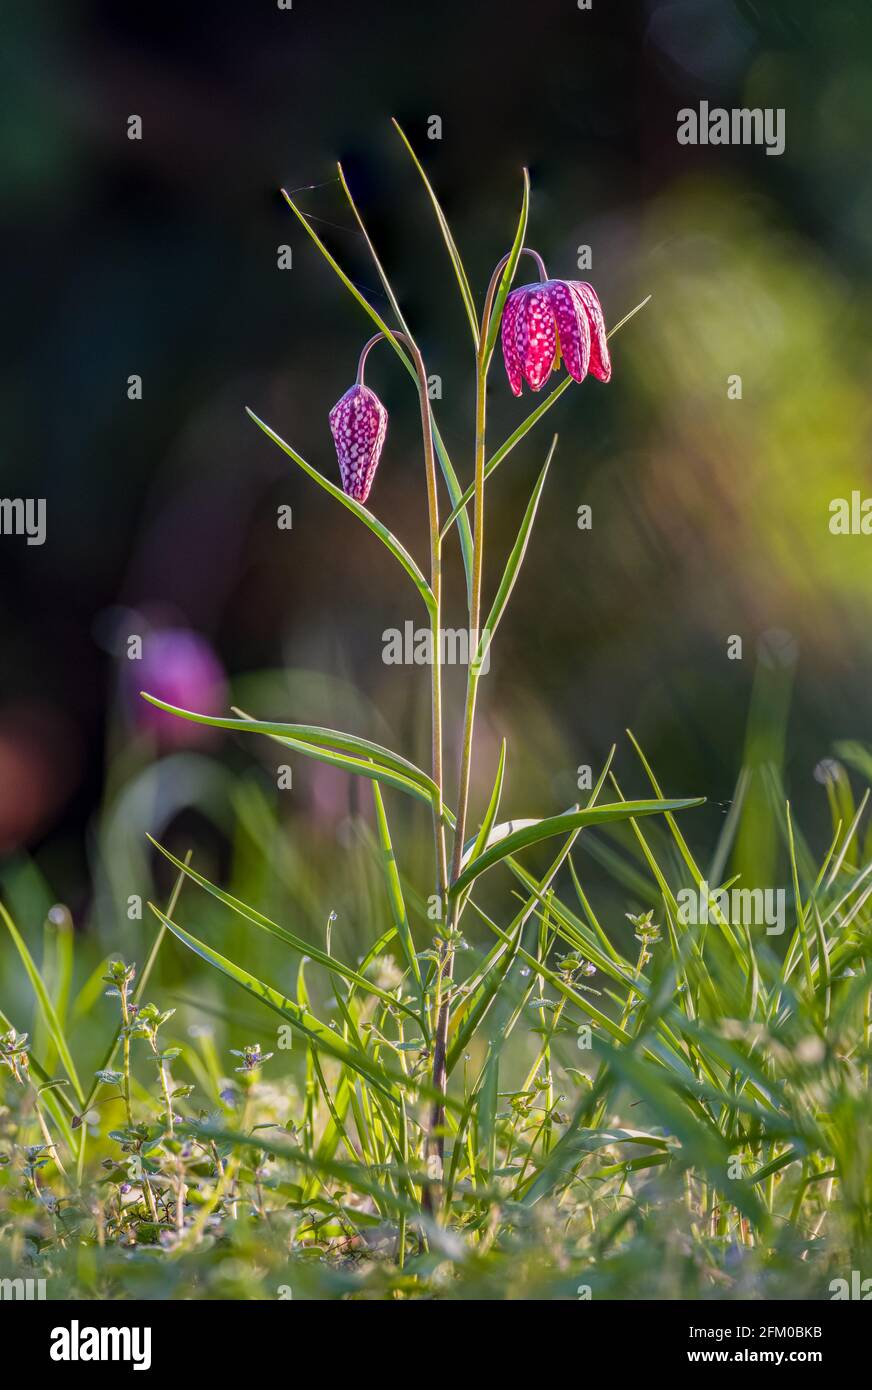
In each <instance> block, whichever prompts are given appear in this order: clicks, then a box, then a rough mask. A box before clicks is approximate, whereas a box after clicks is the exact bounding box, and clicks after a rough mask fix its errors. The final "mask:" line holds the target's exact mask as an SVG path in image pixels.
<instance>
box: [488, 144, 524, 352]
mask: <svg viewBox="0 0 872 1390" xmlns="http://www.w3.org/2000/svg"><path fill="white" fill-rule="evenodd" d="M529 211H530V173H529V170H527V169H525V170H524V190H523V193H522V195H521V212H520V215H519V217H518V229H517V231H516V232H515V240H514V242H513V243H512V249H511V251H510V252H509V259H508V260H507V261H506V265H505V269H504V270H503V274H502V278H501V279H500V283H499V288H498V289H497V293H496V297H495V298H494V302H493V308H492V309H491V316H490V322H489V324H488V328H487V341H486V342H485V348H484V362H485V366H487V364H488V362H490V359H491V353H492V352H493V350H494V345H495V343H496V340H497V333H498V332H499V330H500V322H501V320H502V317H503V307H504V305H505V302H506V299H507V298H508V294H509V290H510V289H511V287H512V281H513V280H514V278H515V271H516V270H517V268H518V261H519V260H520V257H521V252H522V251H523V249H524V238H525V237H526V235H527V216H528V214H529Z"/></svg>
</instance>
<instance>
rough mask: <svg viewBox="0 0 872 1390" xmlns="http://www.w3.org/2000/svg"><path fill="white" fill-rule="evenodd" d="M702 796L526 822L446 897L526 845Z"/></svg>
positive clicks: (685, 804)
mask: <svg viewBox="0 0 872 1390" xmlns="http://www.w3.org/2000/svg"><path fill="white" fill-rule="evenodd" d="M704 800H705V797H692V798H686V799H684V800H680V801H621V802H616V803H615V804H614V805H610V806H592V807H588V808H586V809H585V810H583V811H564V812H563V814H562V815H559V816H547V817H545V818H544V819H543V820H538V821H533V822H532V823H530V822H525V823H523V824H522V825H521V828H520V829H517V830H514V831H513V832H512V833H510V834H508V835H505V836H504V837H503V838H502V839H501V840H500V841H499V843H498V844H495V845H492V846H491V847H490V848H489V849H487V850H485V852H484V854H482V855H480V856H479V857H478V859H475V860H473V861H472V863H470V864H468V865H467V866H466V868H465V869H464V870H463V872H462V873H460V874H459V875H458V877H457V878H456V879H455V880H454V882H453V883H452V884H451V887H450V888H449V890H448V893H449V897H455V896H456V895H457V894H458V893H460V892H462V891H463V889H464V888H466V887H467V886H468V884H470V883H472V882H474V880H475V879H477V878H478V876H479V875H480V874H483V873H484V872H485V870H487V869H490V868H491V867H492V866H493V865H494V864H498V863H499V862H500V861H501V860H503V859H505V858H506V857H507V856H508V855H510V854H517V852H518V851H519V850H522V849H526V848H527V847H528V846H529V845H535V844H538V843H539V841H540V840H547V839H549V838H550V837H551V836H552V835H564V834H566V833H568V832H569V831H570V830H574V829H576V827H578V828H579V829H583V828H584V827H585V826H588V825H605V824H607V823H609V822H611V821H623V820H629V819H630V818H631V817H634V816H655V815H658V814H661V813H665V812H668V811H684V810H687V809H688V808H689V807H692V806H701V805H702V804H703V802H704Z"/></svg>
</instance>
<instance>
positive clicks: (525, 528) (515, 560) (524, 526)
mask: <svg viewBox="0 0 872 1390" xmlns="http://www.w3.org/2000/svg"><path fill="white" fill-rule="evenodd" d="M556 448H557V435H556V434H555V436H554V438H553V439H552V441H551V448H550V449H549V450H548V457H547V458H546V460H545V463H544V465H543V468H542V472H541V473H540V474H539V477H538V478H537V480H536V486H535V487H534V488H533V492H532V495H531V497H530V501H529V502H528V503H527V510H526V511H525V513H524V519H523V521H522V522H521V529H520V530H519V532H518V536H517V539H516V541H515V544H514V545H513V546H512V550H511V553H510V555H509V558H508V560H507V561H506V568H505V570H504V572H503V577H502V580H501V582H500V587H499V589H498V590H497V595H496V598H495V599H494V601H493V606H492V608H491V611H490V613H489V614H488V619H487V622H486V623H485V626H484V632H483V633H482V635H481V639H480V641H479V646H478V652H477V653H476V658H475V659H476V664H477V665H478V666H479V667H480V666H481V663H482V662H483V661H484V659H485V657H486V655H487V653H488V650H489V648H490V644H491V642H492V641H493V639H494V633H495V632H496V630H497V626H498V624H499V621H500V618H501V617H502V616H503V613H504V612H505V610H506V605H507V603H508V601H509V599H510V598H511V596H512V590H513V589H514V587H515V583H516V581H517V578H518V574H519V573H520V570H521V565H522V563H523V560H524V556H525V554H526V553H527V544H528V542H529V540H530V533H531V532H532V530H533V522H534V521H535V520H536V511H537V508H538V506H539V499H540V497H541V496H542V489H543V487H544V486H545V479H546V478H547V476H548V469H549V468H550V466H551V460H552V458H553V457H554V450H555V449H556Z"/></svg>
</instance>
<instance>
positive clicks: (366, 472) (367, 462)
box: [330, 382, 388, 503]
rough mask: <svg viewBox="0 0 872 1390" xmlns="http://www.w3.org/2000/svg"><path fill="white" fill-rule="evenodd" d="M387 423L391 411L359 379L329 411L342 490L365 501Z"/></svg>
mask: <svg viewBox="0 0 872 1390" xmlns="http://www.w3.org/2000/svg"><path fill="white" fill-rule="evenodd" d="M387 427H388V412H387V411H386V410H385V408H384V406H383V405H382V403H381V401H380V400H379V398H378V396H377V395H376V394H375V392H374V391H371V390H370V389H369V387H368V386H364V385H362V383H360V382H355V384H354V385H353V386H351V387H349V389H348V390H347V391H346V392H345V395H344V396H343V397H342V398H341V399H340V400H338V401H337V402H336V404H335V405H334V407H333V409H332V410H331V411H330V433H331V434H332V435H333V442H334V444H335V445H336V454H337V457H338V459H339V472H340V475H341V477H342V491H343V492H345V493H347V494H348V496H349V497H353V498H354V499H355V501H356V502H361V503H362V502H365V501H366V499H367V497H368V496H369V490H370V488H371V487H372V480H373V478H374V477H375V470H376V468H377V467H378V461H379V458H380V457H381V451H382V446H383V444H384V442H385V433H386V431H387Z"/></svg>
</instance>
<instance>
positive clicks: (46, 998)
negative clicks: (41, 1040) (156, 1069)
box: [0, 903, 85, 1105]
mask: <svg viewBox="0 0 872 1390" xmlns="http://www.w3.org/2000/svg"><path fill="white" fill-rule="evenodd" d="M0 917H2V918H3V921H4V923H5V925H6V930H7V931H8V932H9V935H10V936H11V938H12V941H13V944H14V946H15V949H16V951H17V952H18V954H19V956H20V958H21V963H22V965H23V966H24V969H25V970H26V972H27V978H28V979H29V980H30V983H31V986H32V988H33V992H34V994H35V995H36V1000H37V1003H38V1005H39V1008H40V1012H41V1014H42V1017H43V1019H44V1021H45V1026H46V1029H47V1030H48V1035H49V1037H50V1038H51V1040H52V1042H53V1043H54V1046H55V1048H56V1050H57V1054H58V1057H59V1058H60V1060H61V1065H62V1066H63V1069H64V1071H65V1072H66V1074H67V1076H68V1077H69V1078H70V1081H71V1083H72V1086H73V1090H74V1091H75V1093H76V1097H77V1099H78V1101H79V1103H80V1104H82V1105H83V1104H84V1100H85V1096H84V1092H83V1091H82V1087H81V1085H80V1084H79V1078H78V1075H77V1073H76V1067H75V1063H74V1062H73V1059H72V1056H71V1054H70V1049H69V1047H68V1046H67V1040H66V1037H65V1036H64V1030H63V1028H62V1027H61V1024H60V1020H59V1019H58V1016H57V1013H56V1011H55V1006H54V1004H53V1003H52V1001H51V995H50V994H49V992H48V990H47V988H46V985H45V981H44V980H43V978H42V976H41V975H40V973H39V971H38V969H37V968H36V963H35V961H34V959H33V956H32V955H31V954H30V951H29V950H28V949H27V943H26V942H25V940H24V938H23V937H22V935H21V933H20V932H19V930H18V928H17V927H16V925H15V923H14V922H13V920H12V918H11V917H10V916H9V913H8V912H7V911H6V908H5V907H4V906H3V904H2V903H0Z"/></svg>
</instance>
